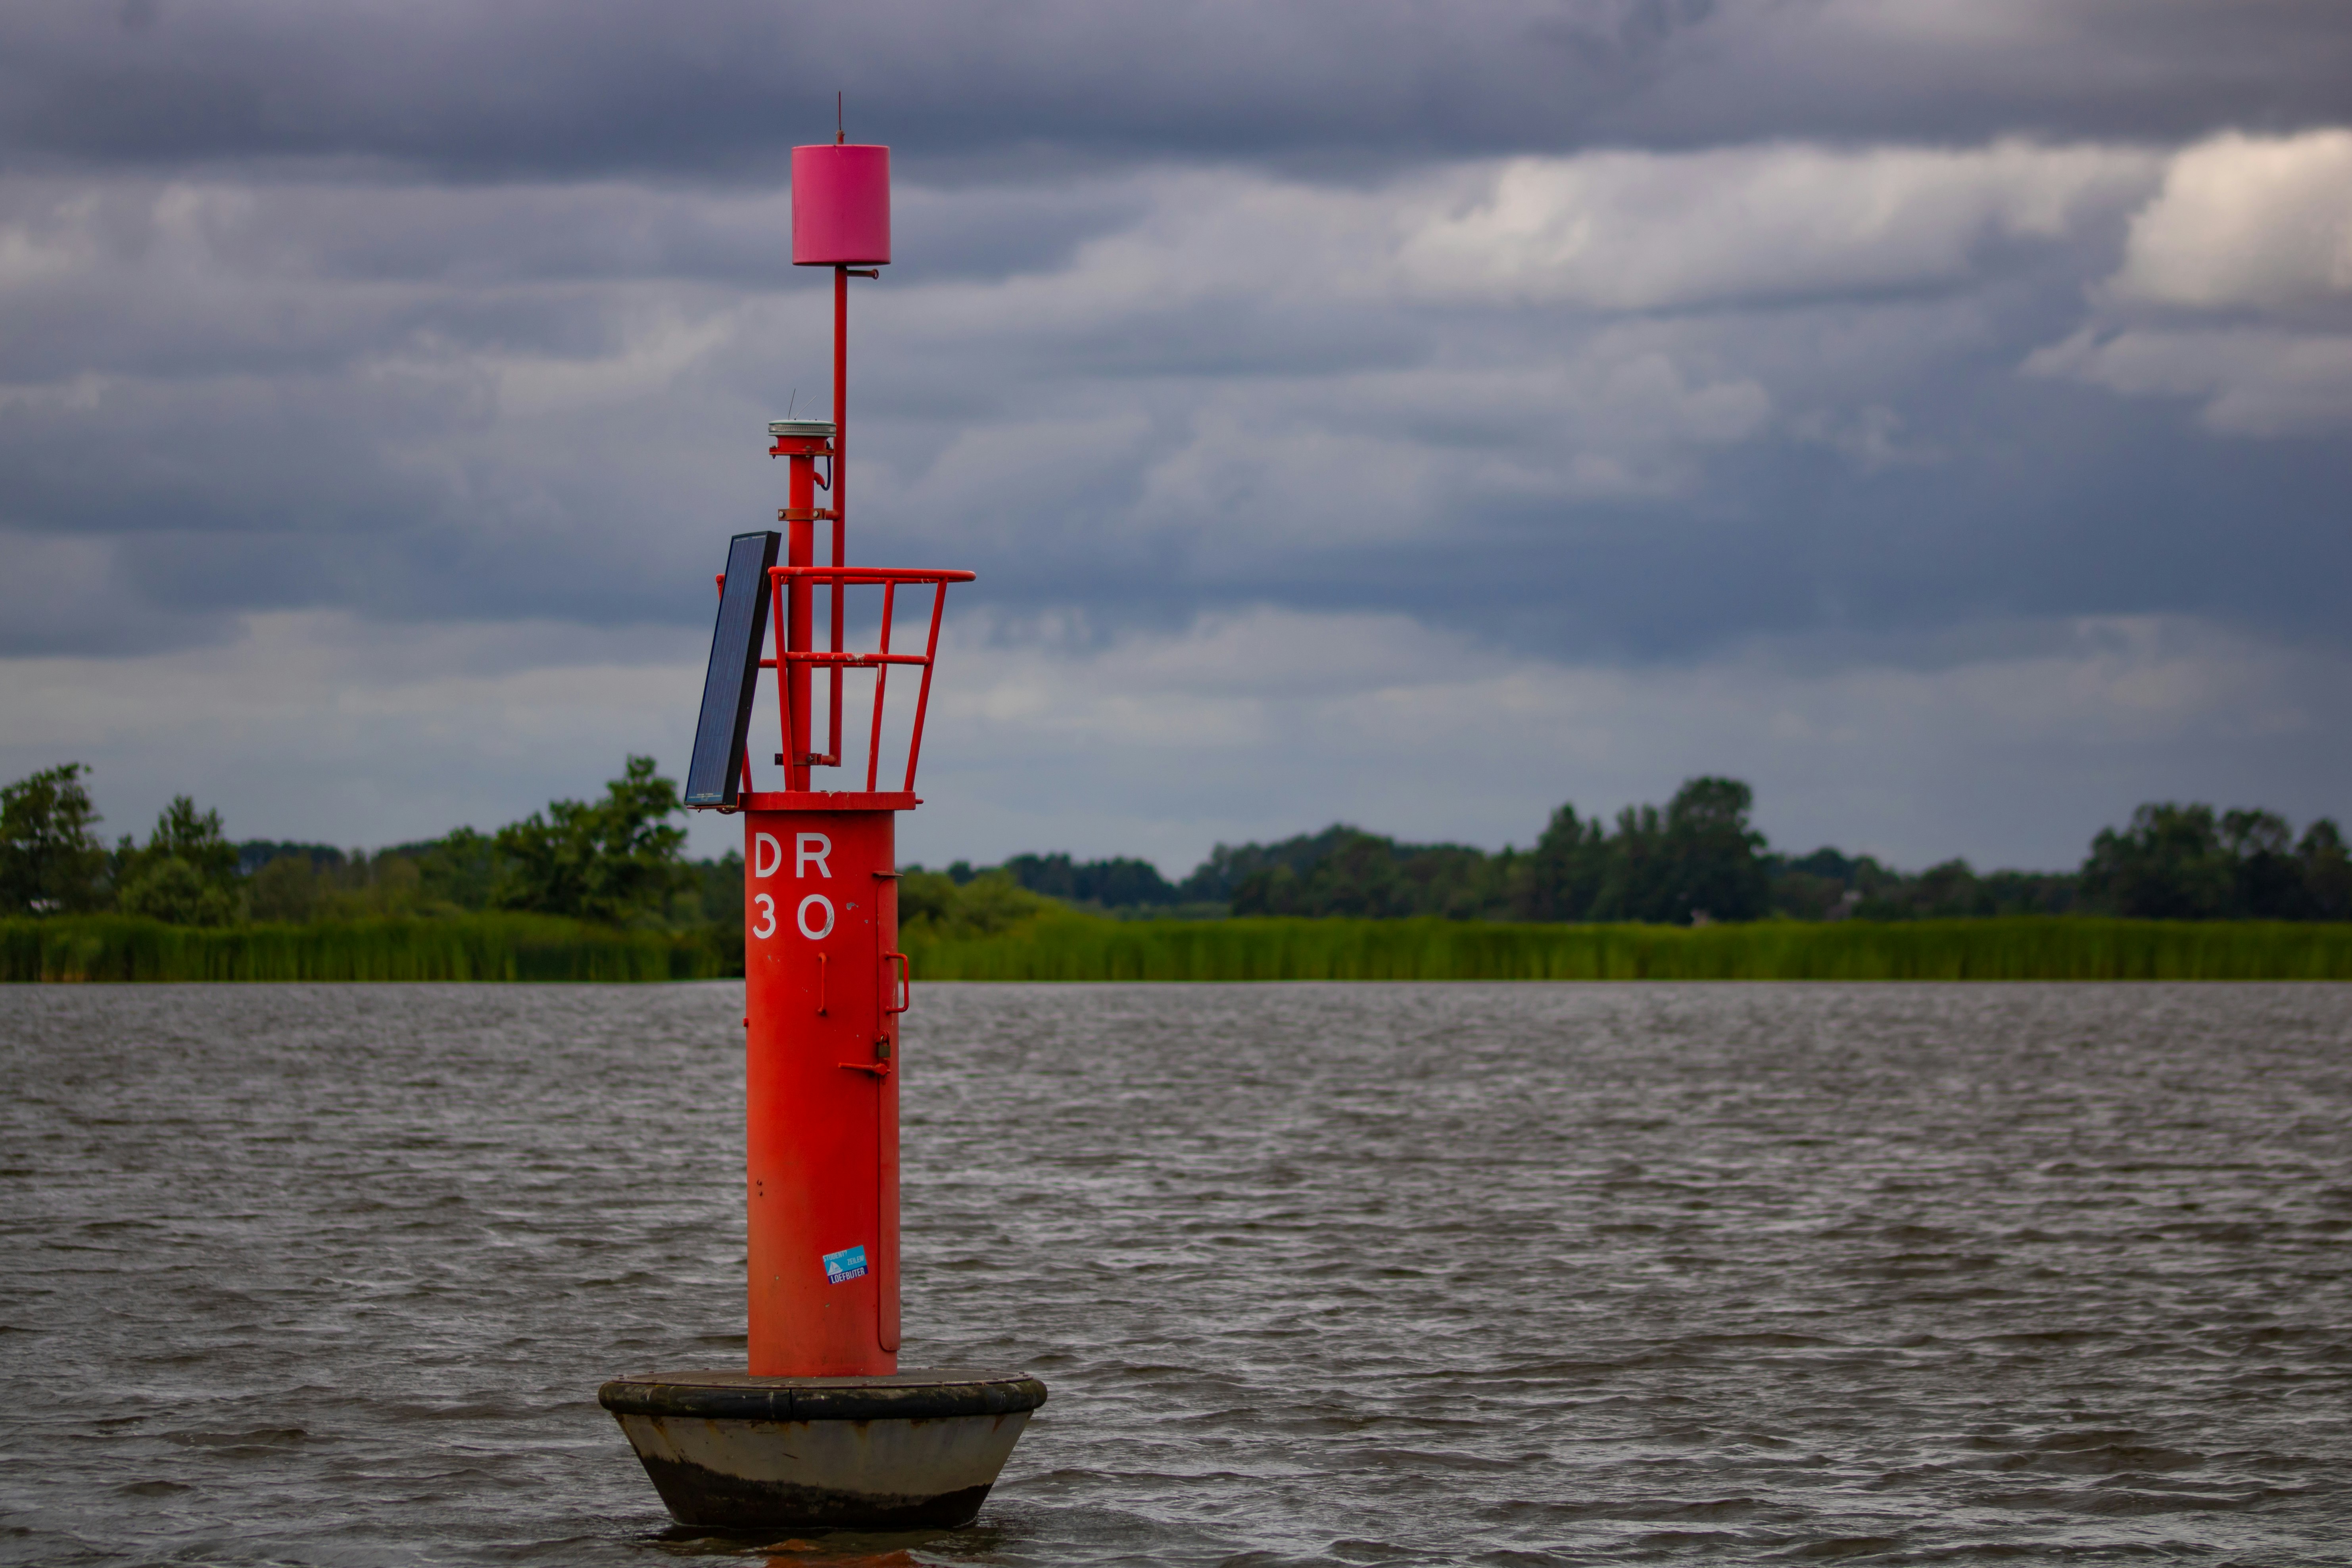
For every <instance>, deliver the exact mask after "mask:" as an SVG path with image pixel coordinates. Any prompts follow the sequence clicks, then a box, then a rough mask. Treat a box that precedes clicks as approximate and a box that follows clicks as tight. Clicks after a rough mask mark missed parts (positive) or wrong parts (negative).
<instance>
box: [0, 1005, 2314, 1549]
mask: <svg viewBox="0 0 2352 1568" xmlns="http://www.w3.org/2000/svg"><path fill="white" fill-rule="evenodd" d="M740 1016H741V991H740V984H712V985H702V986H675V987H594V986H476V987H465V986H429V985H418V986H392V985H382V986H326V985H321V986H298V985H284V986H228V985H220V986H192V987H166V986H154V987H127V986H126V987H106V988H99V987H90V988H77V987H61V986H47V987H31V986H20V987H8V988H0V1074H5V1078H0V1082H5V1094H4V1095H0V1259H5V1268H0V1373H5V1378H6V1382H5V1387H6V1389H7V1391H8V1395H9V1397H8V1405H9V1412H8V1419H7V1421H6V1424H5V1426H4V1427H0V1559H5V1560H7V1561H13V1562H26V1563H351V1564H374V1563H469V1564H470V1563H540V1562H544V1563H590V1564H632V1565H636V1568H660V1565H661V1564H663V1563H667V1562H669V1561H670V1560H672V1559H674V1558H680V1557H696V1558H699V1557H716V1558H722V1559H723V1558H729V1557H743V1556H746V1555H747V1554H748V1557H749V1560H751V1561H753V1562H759V1561H762V1560H764V1559H765V1558H767V1557H769V1556H771V1555H772V1556H773V1557H775V1559H776V1560H777V1561H779V1562H781V1563H824V1562H827V1561H832V1562H841V1561H845V1560H849V1559H859V1560H865V1561H880V1562H888V1563H902V1564H903V1563H1005V1564H1025V1563H1077V1564H1095V1563H1145V1562H1150V1563H1219V1562H1236V1563H1250V1564H1278V1563H1291V1562H1322V1563H1492V1564H1538V1563H1613V1562H1620V1561H1623V1562H1685V1561H1686V1562H1755V1561H1762V1560H1773V1559H1781V1558H1786V1559H1792V1560H1810V1559H1814V1558H1839V1557H1844V1558H1852V1559H1854V1560H1858V1561H1869V1562H1880V1563H1975V1562H2001V1563H2045V1562H2046V1563H2078V1562H2105V1561H2110V1560H2115V1561H2121V1560H2138V1559H2161V1560H2165V1561H2178V1562H2190V1563H2248V1564H2252V1563H2282V1564H2283V1563H2312V1562H2347V1561H2352V1273H2347V1234H2352V986H2345V987H2325V986H2285V985H2281V986H2263V985H2245V986H2222V985H2203V986H2178V987H2176V986H2160V985H2134V986H2096V985H2072V986H2032V985H1976V986H1932V985H1868V986H1839V985H1751V986H1703V985H1665V984H1656V985H1646V986H1603V985H1491V986H1489V985H1467V984H1454V985H1404V984H1396V985H1356V986H1324V985H1258V986H1216V985H1192V986H1035V987H1030V986H956V985H927V986H923V987H921V988H919V994H918V1001H917V1007H916V1011H915V1012H914V1013H913V1014H912V1015H910V1016H909V1018H908V1040H907V1050H906V1057H907V1061H908V1077H907V1079H906V1082H905V1089H906V1096H907V1100H906V1106H907V1146H908V1168H907V1182H906V1192H907V1219H906V1236H907V1247H908V1260H907V1276H908V1300H907V1331H908V1342H907V1356H906V1362H905V1364H908V1365H909V1366H914V1365H921V1364H925V1363H981V1364H989V1365H996V1366H1002V1367H1007V1368H1026V1369H1029V1370H1033V1371H1034V1372H1036V1373H1039V1374H1040V1375H1042V1376H1044V1377H1045V1380H1046V1381H1047V1382H1048V1383H1049V1384H1051V1385H1052V1387H1053V1391H1054V1394H1053V1401H1052V1403H1051V1404H1049V1405H1047V1406H1046V1407H1045V1410H1044V1411H1043V1412H1041V1413H1040V1415H1039V1416H1038V1418H1037V1420H1036V1421H1035V1423H1034V1425H1033V1426H1031V1428H1030V1431H1029V1433H1028V1435H1027V1436H1025V1437H1024V1439H1023V1441H1022V1444H1021V1447H1019V1448H1018V1449H1017V1450H1016V1451H1015V1453H1014V1455H1013V1462H1012V1465H1011V1466H1010V1468H1008V1470H1007V1473H1006V1479H1005V1480H1004V1482H1003V1484H1002V1485H1001V1486H1000V1487H999V1489H998V1490H997V1492H996V1494H995V1495H994V1497H993V1498H992V1500H991V1501H990V1503H989V1506H988V1507H987V1509H986V1510H984V1512H983V1514H982V1522H981V1524H980V1525H979V1526H978V1527H975V1528H974V1529H972V1530H970V1531H961V1532H955V1533H940V1534H930V1535H925V1536H913V1537H897V1538H868V1539H862V1540H861V1539H849V1538H844V1537H839V1536H835V1537H831V1538H827V1539H824V1540H821V1541H819V1540H808V1539H803V1540H795V1541H792V1542H742V1541H728V1540H722V1539H718V1538H712V1537H707V1536H698V1535H695V1534H693V1533H691V1532H684V1531H674V1530H672V1529H670V1528H669V1527H668V1521H667V1518H666V1517H665V1516H664V1515H663V1514H662V1513H661V1511H660V1509H659V1506H658V1504H657V1503H656V1500H655V1498H654V1494H653V1491H652V1489H651V1488H650V1487H649V1486H648V1485H647V1484H646V1480H645V1479H644V1477H643V1474H642V1472H641V1471H639V1470H638V1468H637V1467H636V1463H635V1459H634V1458H632V1457H631V1456H630V1453H629V1451H628V1448H627V1446H626V1445H625V1443H624V1442H623V1440H622V1439H621V1437H620V1435H619V1433H618V1431H617V1430H616V1429H615V1428H614V1426H613V1425H612V1423H611V1420H610V1418H609V1417H607V1416H606V1415H604V1413H603V1412H602V1411H601V1410H599V1409H598V1408H597V1407H596V1405H595V1403H594V1391H595V1387H596V1384H597V1383H598V1382H599V1381H600V1380H601V1379H603V1378H604V1377H605V1376H607V1375H610V1374H611V1373H614V1372H618V1371H623V1370H633V1369H634V1370H642V1369H646V1368H651V1367H660V1366H677V1365H693V1364H704V1365H717V1366H725V1365H732V1364H740V1356H741V1354H742V1348H743V1339H742V1305H741V1298H740V1270H741V1258H742V1232H741V1221H740V1206H739V1184H740V1128H739V1125H738V1117H739V1115H740V1110H739V1106H740V1083H741V1060H740V1046H741V1032H740V1028H739V1027H738V1026H737V1020H738V1019H739V1018H740ZM770 1547H772V1548H774V1549H775V1550H774V1551H772V1552H771V1551H768V1550H766V1548H770ZM811 1548H814V1550H811Z"/></svg>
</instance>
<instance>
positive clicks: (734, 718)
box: [599, 142, 1045, 1528]
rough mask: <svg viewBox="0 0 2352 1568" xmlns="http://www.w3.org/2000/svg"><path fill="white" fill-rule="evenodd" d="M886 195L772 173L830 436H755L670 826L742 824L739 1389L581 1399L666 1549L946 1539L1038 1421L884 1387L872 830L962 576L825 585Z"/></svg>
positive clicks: (886, 1035)
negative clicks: (884, 1531)
mask: <svg viewBox="0 0 2352 1568" xmlns="http://www.w3.org/2000/svg"><path fill="white" fill-rule="evenodd" d="M889 179H890V150H889V149H888V148H887V147H869V146H851V145H847V144H845V143H843V142H835V143H834V144H831V145H822V146H814V147H796V148H794V149H793V261H794V262H795V263H798V264H800V265H803V266H829V267H831V268H833V269H834V342H833V417H832V418H831V419H829V420H816V419H779V420H775V421H773V422H772V423H771V424H770V425H769V426H768V434H769V437H770V440H771V446H770V447H769V453H770V456H772V457H780V458H787V459H788V460H789V470H788V474H787V479H786V486H785V503H786V504H785V505H784V506H783V507H782V509H781V510H779V511H778V512H777V521H779V522H781V523H782V524H783V525H784V527H783V530H782V531H781V532H778V531H772V530H762V531H757V532H751V533H740V534H737V535H736V536H735V537H734V539H733V540H732V541H731V542H730V545H729V550H728V558H727V570H726V571H725V572H724V573H723V574H720V576H719V620H718V626H717V629H716V631H715V632H714V634H713V636H712V638H711V650H710V665H709V671H708V674H707V675H706V677H705V679H704V685H703V697H702V711H701V716H700V720H699V722H698V726H697V730H696V734H695V743H694V756H693V759H692V761H691V763H690V764H689V765H688V770H687V787H686V801H687V804H688V805H689V806H690V807H693V808H695V809H698V810H717V811H721V812H728V813H737V814H740V816H741V817H742V819H743V869H744V878H743V893H744V943H743V952H744V976H745V979H744V995H745V1016H744V1020H743V1021H744V1027H745V1030H746V1049H747V1053H748V1058H747V1069H748V1070H747V1072H746V1075H745V1098H746V1105H745V1117H746V1120H745V1163H746V1171H745V1193H744V1196H745V1203H746V1205H747V1208H748V1211H749V1215H750V1226H749V1237H750V1247H749V1257H750V1276H751V1278H750V1328H751V1332H750V1342H751V1353H750V1357H749V1364H748V1366H746V1367H745V1368H744V1369H743V1370H741V1371H735V1370H732V1369H729V1370H725V1371H717V1372H670V1373H647V1374H644V1375H640V1376H630V1377H622V1378H616V1379H614V1381H613V1382H610V1383H607V1384H604V1388H603V1389H602V1390H601V1391H600V1394H599V1397H600V1398H601V1399H602V1401H603V1403H604V1407H605V1408H606V1409H608V1410H610V1411H611V1412H612V1413H613V1414H614V1416H615V1417H616V1418H617V1419H618V1420H619V1421H620V1423H621V1427H622V1430H623V1431H624V1432H625V1433H626V1434H627V1435H628V1438H629V1441H630V1443H631V1444H632V1445H633V1446H634V1447H635V1449H636V1451H637V1457H638V1458H640V1459H641V1460H643V1461H644V1463H645V1467H646V1472H647V1473H648V1474H649V1475H650V1476H651V1477H652V1478H653V1481H654V1485H655V1487H656V1489H657V1490H659V1492H660V1493H661V1497H662V1501H663V1502H664V1503H665V1504H666V1505H667V1507H668V1509H669V1510H670V1512H671V1513H672V1514H673V1515H674V1516H675V1517H676V1518H677V1520H678V1521H680V1522H681V1523H685V1524H693V1525H709V1526H716V1527H721V1528H730V1527H731V1528H767V1527H772V1526H794V1527H814V1526H824V1525H859V1526H866V1527H869V1528H871V1527H877V1526H891V1525H907V1526H914V1525H955V1524H962V1523H966V1522H969V1521H971V1518H972V1517H973V1516H974V1515H975V1514H976V1513H977V1512H978V1510H979V1508H980V1504H981V1500H982V1499H983V1498H985V1497H986V1496H987V1495H988V1489H989V1488H990V1487H991V1486H992V1485H994V1484H995V1480H996V1477H997V1473H998V1471H999V1470H1001V1469H1002V1468H1003V1464H1004V1460H1005V1458H1006V1457H1007V1456H1009V1455H1010V1454H1011V1453H1012V1451H1013V1443H1014V1441H1015V1440H1016V1439H1017V1438H1018V1437H1019V1436H1020V1435H1021V1431H1022V1428H1023V1427H1024V1426H1025V1425H1026V1424H1027V1422H1028V1419H1029V1413H1030V1412H1031V1411H1033V1410H1034V1409H1035V1408H1036V1407H1037V1406H1038V1405H1042V1404H1044V1403H1045V1384H1042V1383H1040V1382H1038V1381H1037V1380H1036V1379H1035V1378H1034V1377H1029V1376H1026V1375H1023V1374H1018V1373H987V1372H972V1371H961V1370H954V1371H938V1372H901V1371H899V1370H898V1064H899V1055H898V1016H899V1015H900V1014H902V1013H904V1012H905V1011H906V1010H907V1008H908V1005H909V1003H910V1002H911V1000H912V991H911V987H912V976H911V975H910V974H909V973H908V963H907V957H906V955H905V954H904V953H902V952H898V858H897V852H896V844H895V837H896V836H895V831H894V829H895V824H896V820H897V814H898V813H899V812H901V811H911V810H913V809H914V808H915V807H916V806H917V805H919V804H920V802H919V800H917V798H916V796H915V793H914V792H915V770H916V765H917V763H919V761H920V758H921V754H922V743H923V723H924V720H925V719H926V717H927V716H928V713H929V705H930V692H931V667H932V663H933V661H934V659H935V658H937V656H938V652H939V638H940V616H941V614H942V612H943V611H944V609H945V607H946V598H947V590H948V584H950V583H965V582H970V581H971V576H972V574H971V573H969V572H954V571H928V570H907V569H900V568H890V567H852V566H849V565H847V564H846V563H845V560H844V555H843V549H844V543H845V537H846V534H845V522H846V518H845V514H846V511H847V510H848V509H847V500H846V495H847V489H848V487H847V483H846V477H847V466H846V439H845V429H844V426H845V423H846V421H845V407H846V403H847V391H848V387H847V384H848V346H847V345H848V328H849V279H851V278H852V277H869V278H870V277H876V276H878V273H877V272H876V271H874V270H872V268H879V267H880V266H882V265H883V264H885V263H887V262H888V261H889V259H890V188H889ZM820 493H822V494H823V496H824V499H825V500H826V501H827V502H828V503H829V504H826V505H822V506H821V505H819V504H818V498H819V496H820ZM820 523H826V524H830V529H829V532H830V535H831V539H830V544H831V549H830V551H829V553H830V555H831V557H832V559H831V562H830V563H819V562H818V561H817V559H816V553H817V548H816V547H817V538H818V524H820ZM779 553H781V554H782V557H783V559H782V561H781V562H779V561H778V559H777V557H778V555H779ZM852 595H861V596H864V597H866V598H868V599H870V600H872V601H874V604H873V605H872V614H871V619H872V621H873V623H874V625H875V626H876V627H877V630H876V632H875V634H874V637H873V646H872V647H859V648H851V647H847V646H846V627H847V626H848V624H849V622H848V612H849V609H850V606H851V596H852ZM864 619H865V617H861V624H864ZM910 620H911V621H913V622H915V623H916V624H917V625H919V626H921V628H922V629H921V631H920V633H919V640H920V644H921V651H920V652H917V651H915V646H914V645H915V637H913V636H910V635H909V627H908V622H909V621H910ZM771 626H772V628H773V630H772V637H771V633H770V627H771ZM820 630H822V631H823V634H824V636H823V643H824V646H822V647H820V646H819V637H818V633H819V631H820ZM763 669H772V670H774V671H775V673H776V680H775V686H774V689H775V691H776V695H777V700H778V709H779V726H778V740H779V745H780V749H779V750H778V751H777V752H776V753H775V766H776V767H777V768H778V769H779V770H780V776H779V777H778V778H777V779H776V781H775V782H776V783H777V784H778V785H779V786H780V787H777V788H774V789H769V790H761V789H758V788H756V787H754V784H755V778H756V773H755V770H754V768H753V766H752V760H751V746H750V732H751V711H752V700H753V698H754V696H755V695H756V693H757V691H758V689H759V678H760V674H761V671H762V670H763ZM894 671H896V672H898V679H897V681H896V682H895V683H894V682H893V679H892V674H893V672H894ZM859 685H862V686H863V687H864V692H863V694H862V695H864V696H865V698H866V704H865V706H864V708H863V710H862V714H863V717H864V719H865V722H864V724H862V725H859V726H856V727H854V728H853V727H851V726H849V725H847V724H846V723H845V718H846V716H847V714H848V712H849V710H850V709H851V708H854V707H856V699H857V698H858V697H859V696H860V695H861V693H860V692H859V691H858V690H857V689H856V688H857V687H858V686H859ZM909 685H911V686H912V687H913V691H912V693H911V696H912V703H911V714H910V716H909V718H908V722H907V739H906V742H905V749H904V757H903V765H902V766H893V767H892V768H890V769H888V770H887V772H886V769H885V765H884V764H885V758H884V752H885V750H886V745H887V742H889V741H890V740H891V738H892V735H893V734H894V732H895V731H894V730H893V729H892V728H891V727H888V726H886V723H885V718H886V710H887V705H888V704H889V702H890V700H891V699H892V698H893V697H894V695H895V696H898V698H899V699H900V700H904V698H905V697H906V696H907V695H908V686H909ZM820 696H821V697H822V700H820ZM845 700H846V704H847V705H846V706H845ZM893 711H895V710H893ZM820 715H821V716H822V719H823V724H824V747H823V749H821V750H820V749H818V748H817V745H816V735H817V731H818V721H819V718H820ZM845 736H846V737H847V738H848V739H849V740H850V742H852V744H851V749H850V750H851V754H850V756H849V757H847V758H845V754H844V740H845ZM860 753H862V754H860ZM891 761H892V762H893V763H898V761H899V760H898V758H895V757H894V758H892V759H891ZM859 762H862V763H863V764H864V767H863V773H864V779H863V783H864V785H865V787H864V788H863V789H856V788H850V789H820V788H818V787H816V784H817V782H818V772H817V770H820V769H822V770H842V771H843V773H845V774H846V775H848V777H847V779H846V780H845V782H852V783H855V782H856V778H855V775H856V772H857V768H856V763H859ZM825 782H828V783H830V782H834V779H832V778H828V779H827V780H826V781H825Z"/></svg>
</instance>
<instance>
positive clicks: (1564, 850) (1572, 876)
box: [1515, 805, 1609, 921]
mask: <svg viewBox="0 0 2352 1568" xmlns="http://www.w3.org/2000/svg"><path fill="white" fill-rule="evenodd" d="M1607 840H1608V835H1607V832H1606V830H1605V829H1603V828H1602V826H1601V824H1600V823H1599V822H1586V821H1584V820H1582V819H1581V818H1580V817H1579V816H1577V815H1576V807H1575V806H1574V805H1562V806H1561V807H1560V808H1559V810H1557V811H1555V812H1553V813H1552V814H1551V821H1550V822H1549V823H1547V824H1546V825H1545V826H1544V830H1543V834H1542V836H1541V837H1538V838H1537V840H1536V847H1535V849H1534V850H1533V852H1531V853H1530V854H1529V855H1528V858H1527V868H1526V870H1525V871H1524V873H1523V874H1522V876H1521V879H1520V883H1519V889H1518V897H1517V900H1515V902H1516V912H1517V915H1518V917H1519V918H1520V919H1521V920H1530V921H1580V920H1584V919H1587V918H1589V916H1590V914H1591V910H1592V905H1593V900H1595V899H1596V898H1597V897H1598V896H1599V895H1600V892H1601V878H1602V876H1603V875H1604V873H1605V872H1606V871H1607V869H1608V857H1609V847H1608V842H1607Z"/></svg>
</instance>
